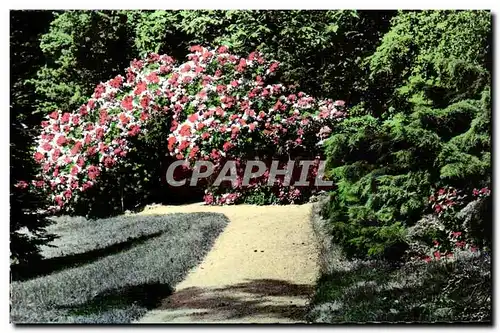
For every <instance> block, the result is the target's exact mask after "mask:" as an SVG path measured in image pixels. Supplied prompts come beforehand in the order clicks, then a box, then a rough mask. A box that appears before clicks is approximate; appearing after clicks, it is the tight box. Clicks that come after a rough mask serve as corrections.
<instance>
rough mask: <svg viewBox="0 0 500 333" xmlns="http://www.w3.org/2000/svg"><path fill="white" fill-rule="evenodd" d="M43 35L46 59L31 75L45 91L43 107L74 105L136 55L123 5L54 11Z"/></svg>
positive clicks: (45, 109)
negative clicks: (111, 8)
mask: <svg viewBox="0 0 500 333" xmlns="http://www.w3.org/2000/svg"><path fill="white" fill-rule="evenodd" d="M54 15H55V18H54V20H53V21H52V22H51V24H50V29H49V31H48V32H47V33H46V34H44V35H43V36H42V37H41V39H40V49H41V50H42V52H43V53H44V56H45V59H46V64H45V66H43V67H42V68H40V69H39V70H38V72H37V75H36V77H35V78H33V79H32V80H30V82H31V83H32V84H34V85H35V86H36V92H37V93H38V94H39V95H40V98H39V99H38V100H37V103H36V108H37V110H38V111H39V112H44V113H48V112H52V111H53V110H54V109H61V110H72V109H76V108H77V107H79V106H80V105H81V104H83V103H84V102H85V101H86V99H87V98H88V97H89V96H90V94H91V93H92V92H93V91H92V89H93V88H94V87H95V85H96V84H97V83H99V82H100V81H101V80H104V79H107V78H109V77H113V76H115V75H116V74H118V73H119V72H120V71H121V70H123V69H124V68H125V67H126V66H127V65H128V63H129V61H130V59H131V58H133V55H134V54H132V53H131V52H130V51H131V45H129V44H130V43H131V40H130V38H129V34H130V33H131V32H130V31H129V29H130V28H129V26H128V25H127V16H126V15H125V14H124V13H122V12H119V11H65V12H60V13H55V14H54Z"/></svg>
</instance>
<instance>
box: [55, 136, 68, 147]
mask: <svg viewBox="0 0 500 333" xmlns="http://www.w3.org/2000/svg"><path fill="white" fill-rule="evenodd" d="M67 142H68V140H67V139H66V137H65V136H64V135H60V136H59V137H58V138H57V141H56V143H57V144H58V145H59V146H64V145H65V144H66V143H67Z"/></svg>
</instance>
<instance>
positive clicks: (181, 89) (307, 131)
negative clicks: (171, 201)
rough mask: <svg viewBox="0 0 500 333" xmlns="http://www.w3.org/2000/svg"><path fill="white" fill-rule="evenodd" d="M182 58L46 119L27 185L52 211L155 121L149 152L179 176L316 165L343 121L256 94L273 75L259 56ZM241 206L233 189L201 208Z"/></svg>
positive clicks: (275, 93)
mask: <svg viewBox="0 0 500 333" xmlns="http://www.w3.org/2000/svg"><path fill="white" fill-rule="evenodd" d="M191 52H192V53H191V54H189V55H188V61H187V62H185V63H183V64H180V65H176V64H175V63H174V60H173V59H172V58H171V57H169V56H167V55H157V54H151V55H149V56H148V57H147V58H145V59H143V60H134V61H132V62H131V66H130V67H129V68H128V69H127V70H126V75H125V76H121V75H118V76H116V77H115V78H113V79H111V80H108V81H107V82H104V83H100V84H99V85H98V86H97V87H96V88H95V91H94V94H93V95H92V97H91V98H90V99H89V101H88V102H87V103H86V104H84V105H82V106H81V107H80V108H79V109H78V110H76V111H74V112H61V111H54V112H52V113H51V114H49V115H48V117H47V119H46V120H44V121H43V122H42V131H41V134H40V136H39V139H38V147H37V149H36V152H35V154H34V158H35V160H36V161H37V162H38V163H39V164H40V166H41V172H40V177H39V179H37V180H34V181H33V182H32V185H33V186H35V187H38V188H42V189H45V190H49V191H50V193H51V196H52V199H53V200H54V201H55V203H56V206H54V207H52V208H60V207H62V206H63V205H64V204H66V203H68V202H70V201H71V200H72V198H74V197H75V196H78V193H79V192H82V191H85V190H87V189H88V188H90V187H92V186H94V185H95V184H96V182H97V180H98V178H99V175H100V174H101V173H103V172H105V171H106V170H109V169H111V168H113V167H115V166H116V165H117V164H118V163H120V160H121V159H123V158H125V157H126V155H127V153H128V152H129V150H130V147H129V141H130V139H131V138H133V137H136V136H138V135H139V134H142V133H143V132H144V128H145V124H146V123H147V121H148V119H150V118H151V117H152V115H155V114H162V115H163V116H165V117H168V119H169V120H170V121H171V128H170V131H171V133H170V134H169V137H168V147H158V149H164V148H165V149H168V151H169V152H170V154H171V155H172V156H175V157H176V158H177V159H185V160H186V161H187V163H188V165H189V166H192V162H194V161H195V160H199V159H203V160H210V161H213V162H215V163H216V164H217V165H220V162H221V161H223V160H227V159H229V158H241V159H254V158H261V159H264V160H270V159H272V158H284V157H287V159H290V158H295V157H300V156H311V157H312V156H317V155H318V154H319V152H320V151H319V149H320V147H319V145H320V144H321V142H322V139H324V138H325V137H326V136H328V135H329V133H331V131H332V129H331V128H332V127H334V126H335V124H336V123H337V122H338V121H340V120H342V119H343V118H344V117H345V115H346V113H345V108H344V102H342V101H336V102H333V101H331V100H317V99H315V98H313V97H311V96H307V95H306V94H304V93H301V92H298V93H294V92H293V91H292V90H291V89H289V88H286V87H284V86H283V85H281V84H266V82H267V81H268V79H269V78H270V77H271V76H272V75H273V74H274V73H275V72H276V70H277V69H278V66H279V65H278V63H277V62H269V61H266V60H265V59H264V58H263V56H262V55H261V54H260V53H257V52H253V53H251V54H250V55H249V56H248V57H246V58H243V57H238V56H236V55H233V54H230V53H228V50H227V48H226V47H223V46H222V47H219V48H218V49H216V50H210V49H207V48H203V47H201V46H194V47H192V48H191ZM313 172H314V171H313ZM263 179H265V177H263ZM255 184H260V183H259V182H258V181H257V182H256V183H255ZM255 184H254V187H255V186H258V185H255ZM208 185H210V184H207V186H208ZM19 186H25V185H24V184H20V185H19ZM219 191H220V190H219ZM274 192H276V193H277V194H278V200H279V201H280V202H294V201H295V200H296V199H298V198H299V197H301V196H303V195H302V191H300V190H298V189H288V191H287V192H286V193H285V191H284V190H283V189H280V188H279V185H278V186H277V187H276V190H275V191H274ZM309 192H311V191H309ZM241 197H243V192H241V191H240V189H239V187H238V186H236V187H235V188H233V189H232V190H230V191H228V192H226V193H218V194H215V193H214V192H213V191H208V192H207V196H206V197H205V200H206V202H207V203H217V204H226V203H232V202H235V201H237V200H238V198H241Z"/></svg>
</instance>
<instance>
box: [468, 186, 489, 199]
mask: <svg viewBox="0 0 500 333" xmlns="http://www.w3.org/2000/svg"><path fill="white" fill-rule="evenodd" d="M490 194H491V190H490V189H489V188H487V187H483V188H482V189H480V190H478V189H477V188H475V189H474V190H472V195H473V196H474V197H478V198H483V197H488V196H490Z"/></svg>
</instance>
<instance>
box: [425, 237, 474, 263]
mask: <svg viewBox="0 0 500 333" xmlns="http://www.w3.org/2000/svg"><path fill="white" fill-rule="evenodd" d="M445 243H446V244H447V245H448V246H444V247H443V245H442V244H441V243H439V242H438V241H437V240H434V241H433V244H434V246H433V248H432V249H431V250H430V251H431V254H430V255H425V256H423V257H422V260H424V261H425V262H431V261H433V260H441V259H453V258H454V257H455V256H456V254H457V253H458V252H464V251H465V252H472V253H476V252H478V248H477V247H476V246H474V244H472V243H469V242H466V241H465V240H463V237H462V232H461V231H451V232H450V233H449V235H448V239H447V240H446V242H445ZM450 246H451V247H450Z"/></svg>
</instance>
